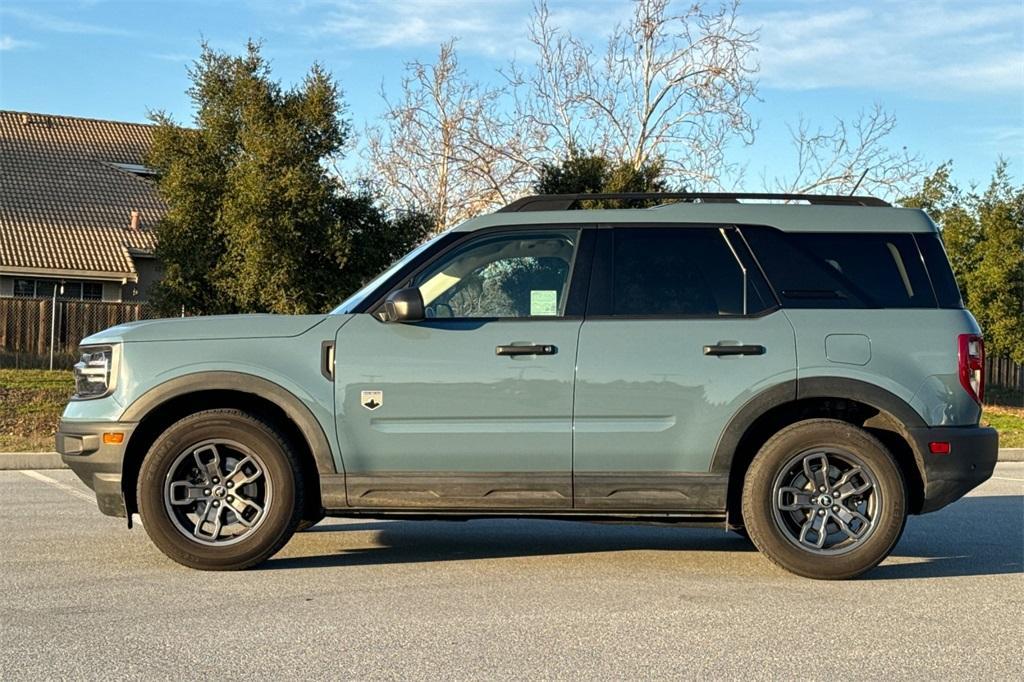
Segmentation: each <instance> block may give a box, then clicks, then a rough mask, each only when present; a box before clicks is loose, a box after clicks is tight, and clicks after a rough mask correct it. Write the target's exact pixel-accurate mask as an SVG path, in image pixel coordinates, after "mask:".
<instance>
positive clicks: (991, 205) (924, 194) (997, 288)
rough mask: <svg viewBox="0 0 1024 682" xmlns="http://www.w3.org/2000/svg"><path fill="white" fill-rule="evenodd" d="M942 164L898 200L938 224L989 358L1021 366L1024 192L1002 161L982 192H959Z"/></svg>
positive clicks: (949, 167) (1023, 349)
mask: <svg viewBox="0 0 1024 682" xmlns="http://www.w3.org/2000/svg"><path fill="white" fill-rule="evenodd" d="M951 171H952V164H950V163H945V164H943V165H941V166H939V168H938V169H936V171H935V172H934V173H932V174H931V175H930V176H928V177H926V178H925V179H924V181H923V183H922V185H921V189H920V190H919V191H918V192H917V193H916V194H914V195H912V196H909V197H906V198H904V199H902V200H901V202H900V203H902V204H903V205H904V206H907V207H913V208H922V209H924V210H926V211H928V213H929V215H931V216H932V218H933V219H934V220H935V221H936V223H938V225H939V227H940V228H941V230H942V239H943V242H944V243H945V246H946V251H947V253H948V254H949V260H950V263H951V264H952V266H953V273H954V274H955V275H956V278H957V283H958V284H959V285H960V291H961V293H962V295H963V297H964V301H965V303H966V304H967V307H968V308H969V309H970V310H971V312H973V313H974V316H975V317H976V318H977V320H978V323H979V324H980V325H981V327H982V329H983V330H984V332H985V343H986V347H987V350H988V352H989V353H990V354H991V355H1003V356H1008V357H1011V358H1012V359H1013V360H1014V361H1016V362H1018V363H1024V186H1019V187H1014V186H1013V183H1012V181H1011V179H1010V175H1009V172H1008V166H1007V163H1006V161H1004V160H1000V161H999V162H998V163H997V164H996V168H995V172H994V173H993V176H992V180H991V182H990V183H989V185H988V187H987V188H986V190H985V191H984V192H983V193H981V194H978V193H977V192H976V191H974V190H972V191H970V192H963V191H962V190H960V188H958V187H957V186H956V185H955V184H954V183H953V182H952V181H951V179H950V173H951Z"/></svg>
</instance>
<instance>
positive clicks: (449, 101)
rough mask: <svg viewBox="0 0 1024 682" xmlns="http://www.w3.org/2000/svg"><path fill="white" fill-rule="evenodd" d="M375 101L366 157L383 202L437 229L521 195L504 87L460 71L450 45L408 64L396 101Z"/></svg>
mask: <svg viewBox="0 0 1024 682" xmlns="http://www.w3.org/2000/svg"><path fill="white" fill-rule="evenodd" d="M381 95H382V97H383V98H384V101H385V105H386V108H385V112H384V115H383V117H382V122H381V124H380V125H379V126H377V127H375V128H371V129H370V130H369V131H368V134H367V142H366V155H367V160H368V161H369V163H370V165H371V168H372V175H373V179H374V182H375V184H376V185H377V187H378V188H379V189H380V190H381V191H382V193H383V194H384V197H385V199H386V200H387V201H389V202H390V203H392V204H393V205H396V206H401V207H403V208H416V209H420V210H424V211H427V212H428V213H430V214H431V215H432V216H434V217H435V219H436V221H437V227H438V229H439V230H442V229H445V228H447V227H450V226H452V225H454V224H456V223H458V222H460V221H462V220H464V219H466V218H468V217H470V216H473V215H476V214H479V213H481V212H484V211H487V210H490V209H492V208H494V207H495V206H498V205H502V204H504V203H507V202H509V201H511V200H512V199H514V198H516V197H517V196H519V195H521V194H522V193H523V191H524V190H525V187H526V184H527V182H528V181H529V179H530V177H531V172H532V171H531V168H530V166H529V165H528V164H527V163H526V162H525V161H524V159H525V157H526V156H527V155H526V153H525V151H524V149H525V145H527V144H528V143H529V139H528V138H529V136H528V135H526V134H524V133H523V131H522V130H521V129H519V128H518V127H517V126H516V125H515V121H514V120H513V119H512V118H511V117H509V116H508V115H507V114H506V113H505V108H504V105H503V102H502V100H503V98H504V97H505V95H506V91H505V89H504V88H503V87H489V86H485V85H482V84H480V83H477V82H474V81H471V80H470V79H469V78H468V77H467V75H466V73H465V71H463V70H462V69H461V68H460V67H459V63H458V58H457V55H456V52H455V42H454V40H451V41H448V42H446V43H444V44H443V45H441V48H440V51H439V53H438V57H437V61H436V63H434V64H423V63H421V62H418V61H414V62H411V63H409V64H407V66H406V73H405V76H404V77H403V79H402V85H401V96H400V98H399V99H398V100H397V101H392V100H390V99H388V97H387V95H386V94H384V93H383V92H382V93H381Z"/></svg>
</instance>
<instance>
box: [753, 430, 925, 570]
mask: <svg viewBox="0 0 1024 682" xmlns="http://www.w3.org/2000/svg"><path fill="white" fill-rule="evenodd" d="M819 453H828V454H827V456H826V458H825V459H824V460H822V459H820V458H819V457H820V454H819ZM808 458H813V459H811V461H812V462H823V464H820V465H818V467H817V469H815V468H814V466H815V465H814V464H813V463H812V464H811V469H810V470H811V472H813V473H815V474H818V473H820V472H822V471H825V472H826V473H825V476H826V478H827V477H828V473H827V472H828V471H830V470H832V469H833V468H835V469H836V471H837V472H838V471H841V470H840V469H838V467H836V466H834V465H835V464H840V465H842V464H844V463H845V464H848V465H849V468H848V469H847V471H851V470H852V469H855V468H857V467H859V468H860V469H861V471H863V472H864V476H869V477H870V480H869V479H868V478H865V477H863V476H860V475H859V474H853V475H854V476H855V478H854V479H853V480H856V481H858V482H859V484H858V486H850V485H849V484H848V485H847V487H846V490H847V492H846V493H844V498H843V500H844V501H842V502H837V505H836V506H829V505H830V504H832V500H833V497H831V494H832V492H833V491H834V489H833V487H832V484H833V483H838V481H835V480H831V481H827V482H826V486H824V487H826V488H827V489H828V490H827V494H826V493H822V494H819V493H818V492H817V490H818V489H814V488H813V481H812V480H810V479H808V480H807V486H806V487H807V491H806V492H805V491H804V490H803V489H799V488H794V487H789V486H787V487H786V488H785V490H782V492H781V493H779V490H780V489H781V486H780V482H781V481H783V480H791V479H790V478H789V477H790V476H791V475H794V476H795V477H796V478H797V479H799V477H800V476H801V475H802V474H801V472H802V471H806V469H798V468H797V467H798V466H801V465H800V464H798V462H799V463H802V462H803V461H804V460H805V459H808ZM851 462H852V463H851ZM794 472H795V473H794ZM837 475H838V474H837ZM805 477H806V476H805ZM869 482H870V483H871V484H872V486H871V487H870V488H869V492H868V493H865V495H864V496H863V497H862V496H859V495H853V496H850V494H849V490H850V489H851V487H862V486H863V485H865V484H866V483H869ZM792 490H799V492H800V493H801V497H800V498H798V497H797V496H796V495H792V494H790V495H789V497H788V498H786V499H787V500H789V501H785V502H783V501H782V498H784V497H786V494H787V493H786V491H792ZM812 490H813V492H812ZM835 490H838V488H835ZM777 497H778V498H779V499H777ZM838 499H839V498H838V497H836V498H835V500H838ZM858 500H859V501H860V502H858ZM777 502H778V504H777ZM840 504H841V505H843V506H842V508H840V506H839V505H840ZM856 504H863V505H864V506H863V507H859V509H861V510H867V509H871V512H870V513H867V512H865V513H864V514H863V516H864V518H867V519H870V520H871V523H869V524H863V525H861V522H860V520H859V519H858V520H856V521H854V522H852V523H849V524H848V528H850V529H853V530H854V531H857V530H858V529H866V530H861V533H860V536H861V537H859V538H855V537H853V536H852V535H850V533H848V532H845V531H844V530H843V528H841V526H840V524H839V520H838V519H839V517H840V515H839V514H836V513H831V511H830V510H836V509H840V511H841V513H842V514H843V515H845V516H847V520H849V514H848V511H847V508H848V507H849V505H856ZM869 505H870V507H869ZM791 507H799V508H798V509H793V508H791ZM815 514H819V515H821V516H822V518H823V519H825V524H826V525H824V526H823V529H824V531H825V532H824V534H823V535H824V537H822V536H821V535H818V534H817V533H814V531H810V532H806V531H805V535H804V536H801V537H797V530H798V529H797V528H795V527H794V526H797V525H798V524H799V521H794V520H793V519H795V518H797V517H799V516H800V515H802V518H803V519H806V523H805V524H804V525H807V526H814V525H815V522H812V519H813V518H814V515H815ZM787 515H788V516H787ZM906 518H907V493H906V486H905V484H904V481H903V475H902V474H901V472H900V469H899V466H898V465H897V464H896V462H895V460H894V459H893V457H892V455H891V454H890V453H889V451H888V450H887V449H886V447H885V446H884V445H883V444H882V443H881V442H880V441H879V440H878V439H877V438H875V437H874V436H872V435H871V434H870V433H868V432H867V431H865V430H864V429H861V428H859V427H857V426H854V425H852V424H848V423H846V422H842V421H838V420H835V419H810V420H807V421H803V422H798V423H796V424H792V425H790V426H787V427H786V428H784V429H782V430H781V431H779V432H778V433H777V434H775V435H774V436H772V438H770V439H769V440H768V442H767V443H765V444H764V446H763V447H762V448H761V450H760V451H759V452H758V453H757V456H756V457H754V460H753V462H751V464H750V468H749V469H748V470H747V473H746V477H745V479H744V485H743V519H744V523H745V526H746V530H747V532H748V533H749V534H750V539H751V541H753V543H754V545H756V546H757V548H758V549H759V550H760V551H761V552H762V553H763V554H764V555H765V556H766V557H768V559H769V560H770V561H772V562H773V563H775V564H776V565H778V566H780V567H782V568H784V569H786V570H787V571H790V572H792V573H796V574H797V575H801V576H804V577H807V578H815V579H821V580H842V579H846V578H853V577H856V576H858V575H860V574H862V573H864V572H865V571H868V570H870V569H872V568H874V567H875V566H877V565H878V564H879V563H880V562H881V561H882V560H883V559H885V557H887V556H888V555H889V552H891V551H892V549H893V547H895V546H896V543H897V542H898V541H899V539H900V535H902V533H903V528H904V526H905V524H906ZM818 523H820V520H819V521H818ZM829 523H831V525H828V524H829ZM830 528H831V529H834V530H833V531H832V533H831V534H830V532H829V529H830ZM802 529H803V527H802V526H800V528H799V530H802ZM812 533H814V534H812ZM844 533H845V536H846V537H844ZM832 537H837V538H840V539H841V541H837V542H836V543H835V544H834V545H833V546H831V547H829V546H823V547H821V548H814V547H810V546H809V545H810V544H814V543H812V542H811V540H812V539H813V540H814V541H815V542H818V541H820V542H822V543H823V544H825V545H827V544H828V543H829V542H830V538H832Z"/></svg>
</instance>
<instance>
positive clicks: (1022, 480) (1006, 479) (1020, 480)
mask: <svg viewBox="0 0 1024 682" xmlns="http://www.w3.org/2000/svg"><path fill="white" fill-rule="evenodd" d="M992 478H998V479H999V480H1000V481H1017V482H1018V483H1024V478H1008V477H1006V476H993V477H992Z"/></svg>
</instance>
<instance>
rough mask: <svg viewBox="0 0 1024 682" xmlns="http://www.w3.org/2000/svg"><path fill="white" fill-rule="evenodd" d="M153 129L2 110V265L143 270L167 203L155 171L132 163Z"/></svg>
mask: <svg viewBox="0 0 1024 682" xmlns="http://www.w3.org/2000/svg"><path fill="white" fill-rule="evenodd" d="M152 130H153V127H152V126H149V125H144V124H139V123H123V122H119V121H101V120H96V119H87V118H77V117H72V116H53V115H50V114H36V113H29V112H20V111H0V272H3V273H5V274H11V273H31V274H43V273H45V274H50V275H56V276H65V277H92V278H98V279H128V280H135V279H137V274H136V270H135V263H134V260H133V254H135V255H136V256H138V255H145V254H151V253H152V252H153V249H154V248H155V247H156V237H155V235H154V233H153V230H152V229H150V228H152V227H153V226H154V225H155V224H156V222H157V220H158V219H159V218H160V216H161V215H163V213H164V210H165V207H164V204H163V202H162V201H161V200H160V198H159V196H158V194H157V191H156V187H155V185H154V184H153V183H152V181H151V180H147V179H145V177H143V176H141V175H140V174H138V173H136V172H132V169H133V168H136V167H144V156H145V152H146V150H147V149H148V148H149V146H150V144H151V143H152ZM119 164H120V165H119ZM132 211H137V212H138V217H139V221H138V223H139V227H138V228H132V227H131V221H132V217H131V214H132Z"/></svg>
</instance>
